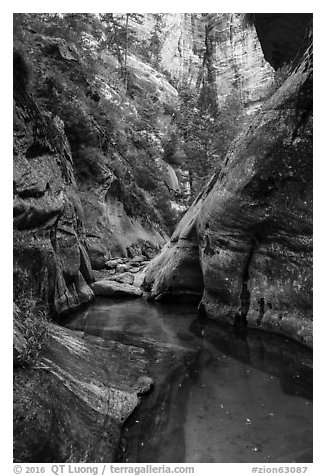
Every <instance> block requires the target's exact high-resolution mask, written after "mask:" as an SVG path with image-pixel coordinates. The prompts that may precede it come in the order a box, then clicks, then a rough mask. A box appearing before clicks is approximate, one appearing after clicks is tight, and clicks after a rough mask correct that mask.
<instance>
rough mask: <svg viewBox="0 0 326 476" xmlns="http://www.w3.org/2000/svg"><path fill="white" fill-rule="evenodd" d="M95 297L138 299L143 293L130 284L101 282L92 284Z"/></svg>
mask: <svg viewBox="0 0 326 476" xmlns="http://www.w3.org/2000/svg"><path fill="white" fill-rule="evenodd" d="M92 289H93V292H94V294H95V296H108V297H140V296H142V294H143V292H142V291H141V290H140V289H139V288H136V287H135V286H131V285H130V284H125V283H117V282H115V281H108V280H102V281H97V282H96V283H94V284H92Z"/></svg>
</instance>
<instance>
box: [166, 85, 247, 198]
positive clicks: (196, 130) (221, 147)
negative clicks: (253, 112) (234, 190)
mask: <svg viewBox="0 0 326 476" xmlns="http://www.w3.org/2000/svg"><path fill="white" fill-rule="evenodd" d="M179 97H180V107H179V111H178V114H177V117H176V121H175V124H174V126H175V129H174V130H173V131H172V132H171V135H170V140H169V141H167V142H166V144H165V151H164V158H165V160H166V161H167V162H169V163H170V164H172V165H179V166H182V168H185V169H188V171H189V175H190V186H191V192H192V195H196V194H197V193H198V192H199V191H200V189H201V188H202V186H203V185H204V183H205V182H206V180H207V179H208V177H209V176H210V175H212V174H213V173H214V172H215V171H216V170H219V168H220V167H221V164H222V160H223V157H224V155H225V154H226V151H227V149H228V147H229V145H230V143H231V142H232V140H233V139H234V138H235V137H236V135H237V134H238V133H239V132H240V130H241V129H242V127H243V122H244V120H245V114H244V111H243V107H242V106H241V101H240V98H239V97H238V95H237V92H236V90H234V93H233V95H232V96H230V97H229V98H228V99H227V100H226V102H225V103H224V105H223V106H218V105H217V104H216V98H215V93H213V92H212V91H211V90H210V89H208V88H207V89H206V90H204V91H203V90H202V91H200V92H198V91H195V90H192V89H190V88H188V87H187V86H184V87H183V88H182V89H180V91H179ZM182 152H183V153H182Z"/></svg>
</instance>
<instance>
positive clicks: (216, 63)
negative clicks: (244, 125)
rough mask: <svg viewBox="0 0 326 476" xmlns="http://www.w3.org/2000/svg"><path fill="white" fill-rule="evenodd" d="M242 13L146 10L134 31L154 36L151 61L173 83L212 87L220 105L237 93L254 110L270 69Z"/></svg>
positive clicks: (269, 79)
mask: <svg viewBox="0 0 326 476" xmlns="http://www.w3.org/2000/svg"><path fill="white" fill-rule="evenodd" d="M244 17H245V15H244V14H243V13H173V14H171V13H169V14H159V15H155V17H154V16H153V15H150V14H146V15H145V19H144V22H143V24H142V26H141V27H140V26H139V25H135V28H137V29H138V30H139V34H140V35H143V36H145V37H146V35H148V36H150V35H153V34H154V33H155V34H156V36H157V45H158V46H157V62H158V64H159V66H160V68H162V70H163V71H165V72H167V73H168V74H169V75H170V76H171V78H172V80H173V81H174V82H175V84H176V85H177V87H180V86H181V85H183V84H187V85H190V86H192V87H194V88H197V89H198V88H203V87H205V86H206V85H207V83H208V84H210V85H212V87H213V88H214V90H215V93H216V96H217V99H218V102H219V104H220V105H221V106H223V104H224V103H225V101H226V100H227V99H228V98H229V97H230V96H232V95H234V94H238V95H239V96H240V98H241V102H242V103H243V105H244V106H245V108H246V109H247V111H248V112H249V113H251V112H254V111H255V110H257V109H258V108H259V107H260V105H261V104H262V101H263V99H264V97H265V95H266V88H267V87H268V86H269V85H271V84H272V82H273V78H274V70H273V68H272V67H271V66H270V64H269V63H268V62H267V61H266V60H265V59H264V55H263V52H262V49H261V45H260V42H259V40H258V37H257V33H256V30H255V28H248V27H246V24H245V18H244Z"/></svg>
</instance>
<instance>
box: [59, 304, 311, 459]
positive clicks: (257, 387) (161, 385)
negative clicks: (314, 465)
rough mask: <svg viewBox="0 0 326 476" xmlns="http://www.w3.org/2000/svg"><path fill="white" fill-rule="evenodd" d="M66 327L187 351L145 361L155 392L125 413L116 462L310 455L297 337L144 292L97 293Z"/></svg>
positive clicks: (307, 365)
mask: <svg viewBox="0 0 326 476" xmlns="http://www.w3.org/2000/svg"><path fill="white" fill-rule="evenodd" d="M67 326H68V327H70V328H72V329H79V330H83V331H84V332H85V333H89V334H95V335H98V336H101V337H103V338H104V339H110V340H119V341H122V342H124V343H128V342H131V343H132V344H133V345H137V339H146V340H147V341H149V342H153V343H154V344H157V345H162V344H164V345H166V344H168V345H169V346H171V347H172V348H173V346H176V347H179V348H180V347H182V348H185V349H188V350H189V351H191V352H192V355H193V357H192V358H191V359H188V360H187V359H184V361H183V362H180V367H179V369H178V371H177V372H176V371H175V370H174V371H172V370H171V372H170V373H169V371H168V369H167V370H166V372H164V373H163V374H162V372H160V374H158V373H157V371H156V370H155V368H154V367H153V369H152V374H151V377H152V378H153V380H154V382H155V385H154V390H153V391H151V392H150V393H149V394H148V395H146V396H144V397H142V403H141V405H140V406H139V407H138V408H137V409H136V411H135V412H134V413H133V414H132V415H131V417H130V418H129V419H128V420H127V422H126V424H125V427H124V430H123V435H122V440H121V442H122V443H121V450H120V452H119V455H117V461H118V462H133V463H136V462H137V463H145V462H151V463H155V462H161V463H162V462H171V463H173V462H174V463H176V462H186V463H193V462H194V463H229V462H231V463H240V462H257V463H258V462H261V463H263V462H270V463H276V462H280V463H290V462H301V463H304V462H307V463H308V462H312V353H311V352H310V351H309V350H307V349H305V348H303V347H301V346H300V345H299V344H296V343H294V342H292V341H290V340H288V339H285V338H282V337H279V336H275V335H273V334H268V333H263V332H259V331H248V332H247V333H246V335H243V333H241V334H237V333H235V332H234V330H232V329H227V328H221V327H219V326H218V325H217V324H215V323H214V322H212V321H210V320H207V319H205V318H203V317H200V316H199V315H198V313H197V310H196V307H195V306H194V305H191V304H184V303H179V304H151V303H148V302H147V301H146V300H145V299H137V300H129V301H126V300H125V301H117V300H112V299H97V300H96V301H95V302H94V303H93V304H92V305H91V306H90V307H89V308H88V309H87V310H85V311H83V312H81V313H79V314H78V315H76V316H74V317H73V318H72V319H71V320H70V321H69V322H68V324H67ZM171 369H172V366H171ZM149 373H151V371H150V372H149Z"/></svg>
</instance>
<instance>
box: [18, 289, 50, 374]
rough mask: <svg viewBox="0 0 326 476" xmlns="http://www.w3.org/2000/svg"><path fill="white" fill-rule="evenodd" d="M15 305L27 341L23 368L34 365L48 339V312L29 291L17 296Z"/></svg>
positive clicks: (20, 357)
mask: <svg viewBox="0 0 326 476" xmlns="http://www.w3.org/2000/svg"><path fill="white" fill-rule="evenodd" d="M15 304H16V306H17V307H15V309H14V313H15V314H16V315H15V317H16V319H17V320H18V322H19V323H20V324H21V326H20V328H21V330H22V332H23V337H24V338H25V341H26V345H25V346H24V348H23V352H22V353H21V354H20V355H19V362H20V364H21V365H23V366H26V365H32V364H33V363H34V362H35V361H36V360H37V358H38V356H39V353H40V351H41V350H42V348H43V346H44V344H45V343H46V341H47V339H48V331H49V319H48V312H47V309H46V307H45V305H44V303H43V302H42V301H41V300H40V299H37V298H36V297H35V296H34V295H33V294H32V293H31V292H28V291H26V292H24V293H20V294H19V295H18V296H16V299H15Z"/></svg>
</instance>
